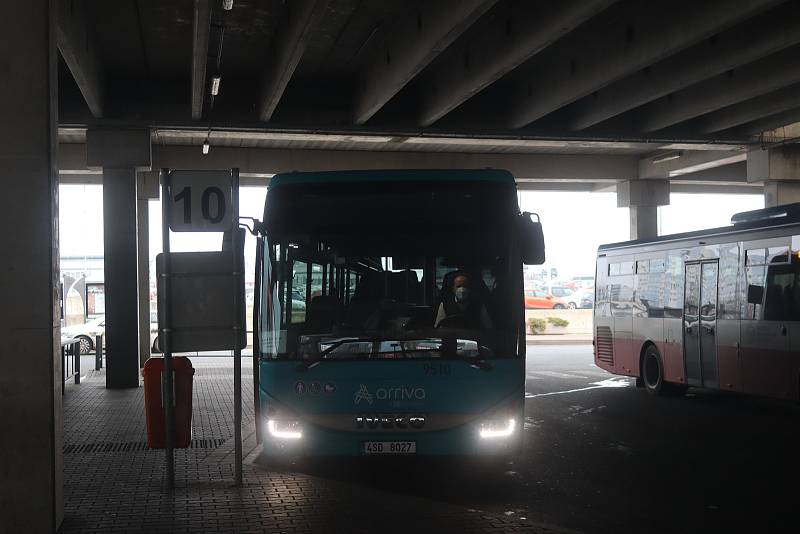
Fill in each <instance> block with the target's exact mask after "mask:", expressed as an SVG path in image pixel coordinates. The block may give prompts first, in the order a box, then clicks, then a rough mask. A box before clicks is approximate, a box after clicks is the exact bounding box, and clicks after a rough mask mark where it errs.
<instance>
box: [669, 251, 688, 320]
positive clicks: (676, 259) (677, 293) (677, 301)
mask: <svg viewBox="0 0 800 534" xmlns="http://www.w3.org/2000/svg"><path fill="white" fill-rule="evenodd" d="M683 275H684V273H683V257H682V255H681V253H680V252H671V253H670V255H669V257H668V258H667V272H666V278H665V280H664V288H665V290H666V302H665V306H664V308H665V310H664V316H665V317H670V318H673V319H680V318H681V317H682V315H683Z"/></svg>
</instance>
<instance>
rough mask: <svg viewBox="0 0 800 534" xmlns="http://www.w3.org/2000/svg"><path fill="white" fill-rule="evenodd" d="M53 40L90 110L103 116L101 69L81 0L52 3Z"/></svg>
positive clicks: (96, 116)
mask: <svg viewBox="0 0 800 534" xmlns="http://www.w3.org/2000/svg"><path fill="white" fill-rule="evenodd" d="M55 6H56V20H55V29H56V42H57V44H58V49H59V50H60V51H61V57H63V58H64V62H65V63H66V64H67V67H69V70H70V72H71V73H72V77H73V78H74V79H75V83H76V84H77V85H78V89H80V91H81V94H82V95H83V99H84V100H85V101H86V105H87V106H88V107H89V111H90V112H91V114H92V116H93V117H95V118H101V117H102V116H103V105H104V96H105V95H104V94H103V68H102V65H101V63H100V58H99V57H98V53H97V48H96V45H95V41H94V36H93V34H92V32H91V30H90V27H89V23H88V19H87V12H86V4H85V2H84V1H83V0H73V1H72V2H55Z"/></svg>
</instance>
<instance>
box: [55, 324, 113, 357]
mask: <svg viewBox="0 0 800 534" xmlns="http://www.w3.org/2000/svg"><path fill="white" fill-rule="evenodd" d="M105 333H106V317H105V315H101V316H99V317H96V318H94V319H90V320H89V321H87V322H85V323H83V324H74V325H71V326H65V327H64V328H62V329H61V341H64V340H67V339H77V340H78V341H80V342H81V354H88V353H90V352H92V351H93V350H94V339H95V337H96V336H99V335H101V334H105Z"/></svg>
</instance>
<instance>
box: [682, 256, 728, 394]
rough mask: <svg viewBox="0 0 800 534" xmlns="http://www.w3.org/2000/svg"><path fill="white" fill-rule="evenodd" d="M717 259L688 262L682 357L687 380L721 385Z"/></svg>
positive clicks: (707, 385)
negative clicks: (719, 378) (717, 338)
mask: <svg viewBox="0 0 800 534" xmlns="http://www.w3.org/2000/svg"><path fill="white" fill-rule="evenodd" d="M718 279H719V266H718V264H717V262H716V261H713V262H702V263H700V262H698V263H687V264H686V287H685V294H684V306H683V329H684V330H683V361H684V367H685V369H686V382H687V384H689V385H692V386H704V387H712V388H713V387H718V379H717V374H718V373H717V340H716V333H717V285H718V283H717V282H718Z"/></svg>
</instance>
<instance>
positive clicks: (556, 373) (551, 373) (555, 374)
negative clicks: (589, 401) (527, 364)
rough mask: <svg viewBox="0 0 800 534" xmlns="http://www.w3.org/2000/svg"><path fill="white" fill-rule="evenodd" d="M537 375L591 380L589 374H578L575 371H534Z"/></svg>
mask: <svg viewBox="0 0 800 534" xmlns="http://www.w3.org/2000/svg"><path fill="white" fill-rule="evenodd" d="M533 374H535V375H544V376H549V377H554V378H580V379H582V380H589V377H588V376H583V375H576V374H573V373H562V372H559V371H533Z"/></svg>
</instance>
